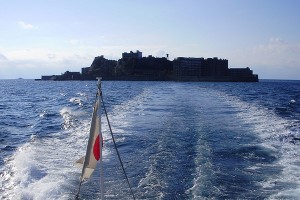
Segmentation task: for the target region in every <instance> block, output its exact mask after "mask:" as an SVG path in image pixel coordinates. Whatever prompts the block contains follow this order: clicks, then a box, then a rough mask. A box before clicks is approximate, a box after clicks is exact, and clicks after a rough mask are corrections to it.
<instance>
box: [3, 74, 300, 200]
mask: <svg viewBox="0 0 300 200" xmlns="http://www.w3.org/2000/svg"><path fill="white" fill-rule="evenodd" d="M102 88H103V98H104V102H105V105H106V108H107V111H108V117H109V119H110V122H111V126H112V130H113V132H114V136H115V139H116V143H117V146H118V149H119V152H120V154H121V157H122V160H123V163H124V167H125V169H126V172H127V175H128V177H129V181H130V183H131V186H132V188H133V191H134V193H135V196H136V198H137V199H299V196H300V157H299V155H300V148H299V147H300V132H299V130H300V81H279V80H262V81H260V82H258V83H213V82H130V81H128V82H127V81H103V83H102ZM96 91H97V86H96V82H95V81H89V82H88V81H73V82H67V81H66V82H51V81H49V82H48V81H46V82H44V81H34V80H0V97H1V98H0V150H1V151H0V199H38V200H39V199H41V200H45V199H74V197H75V194H76V192H77V189H78V185H79V176H80V174H81V168H80V167H79V168H78V167H76V166H75V162H76V160H78V159H79V158H80V157H82V156H83V155H84V154H85V150H86V146H87V140H88V135H89V127H90V122H91V115H92V110H93V104H94V102H95V98H96ZM103 113H104V111H103V110H102V114H103ZM102 128H103V135H104V149H103V154H104V155H103V165H104V181H105V184H104V188H105V194H104V195H105V198H106V199H131V196H130V191H129V188H128V185H127V182H126V179H125V176H124V174H123V173H122V169H121V166H120V163H119V160H118V157H117V154H116V151H115V149H114V145H113V142H112V139H111V136H110V132H109V128H108V125H107V122H106V119H105V117H104V115H103V117H102ZM99 174H100V173H99V169H98V168H97V169H96V170H95V172H94V173H93V175H92V177H91V179H90V180H89V181H87V182H86V183H85V184H83V185H82V187H81V192H80V195H79V199H99V198H100V197H101V194H100V183H99V180H100V179H99Z"/></svg>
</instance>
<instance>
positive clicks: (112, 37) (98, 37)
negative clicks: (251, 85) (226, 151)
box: [0, 0, 300, 80]
mask: <svg viewBox="0 0 300 200" xmlns="http://www.w3.org/2000/svg"><path fill="white" fill-rule="evenodd" d="M0 5H1V6H0V79H15V78H27V79H35V78H40V77H41V75H54V74H61V73H63V72H65V71H78V72H79V71H81V68H83V67H89V66H90V65H91V63H92V62H93V59H94V58H95V57H97V56H100V55H104V57H105V58H107V59H113V60H118V59H120V58H121V57H122V53H123V52H129V51H136V50H139V51H141V52H142V53H143V56H148V55H153V56H155V57H164V56H166V54H169V58H170V59H171V60H173V59H175V58H177V57H204V58H210V57H218V58H222V59H228V61H229V68H237V67H250V68H251V69H252V70H253V72H254V73H255V74H258V75H259V78H260V79H291V80H299V79H300V26H299V19H300V12H299V10H300V1H299V0H251V1H249V0H181V1H179V0H109V1H107V0H72V1H70V0H43V1H41V0H26V1H25V0H9V1H8V0H0Z"/></svg>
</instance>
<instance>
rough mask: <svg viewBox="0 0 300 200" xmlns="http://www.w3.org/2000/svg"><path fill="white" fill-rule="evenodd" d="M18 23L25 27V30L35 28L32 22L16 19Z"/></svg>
mask: <svg viewBox="0 0 300 200" xmlns="http://www.w3.org/2000/svg"><path fill="white" fill-rule="evenodd" d="M18 24H19V26H20V27H21V28H22V29H26V30H29V29H36V28H37V27H35V26H33V25H32V24H27V23H25V22H23V21H18Z"/></svg>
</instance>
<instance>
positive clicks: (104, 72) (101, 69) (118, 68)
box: [82, 56, 173, 80]
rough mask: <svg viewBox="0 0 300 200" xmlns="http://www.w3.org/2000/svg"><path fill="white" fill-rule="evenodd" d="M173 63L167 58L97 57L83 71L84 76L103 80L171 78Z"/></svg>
mask: <svg viewBox="0 0 300 200" xmlns="http://www.w3.org/2000/svg"><path fill="white" fill-rule="evenodd" d="M172 70H173V65H172V62H171V61H169V60H167V59H166V58H154V57H147V58H141V59H136V58H127V59H120V60H118V61H113V60H107V59H105V58H104V57H103V56H100V57H96V58H95V59H94V61H93V63H92V64H91V67H89V68H85V69H84V70H83V71H82V72H83V73H82V75H83V76H84V77H89V78H90V79H94V78H96V77H98V76H101V77H102V78H103V80H171V76H172Z"/></svg>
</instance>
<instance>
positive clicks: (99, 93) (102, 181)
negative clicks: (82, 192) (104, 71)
mask: <svg viewBox="0 0 300 200" xmlns="http://www.w3.org/2000/svg"><path fill="white" fill-rule="evenodd" d="M97 79H98V99H97V101H98V105H99V110H98V117H99V147H100V148H99V151H100V192H101V199H102V200H104V177H103V162H102V146H103V138H102V131H101V103H100V96H101V95H102V91H101V77H97Z"/></svg>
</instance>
